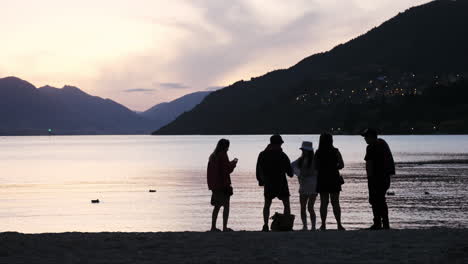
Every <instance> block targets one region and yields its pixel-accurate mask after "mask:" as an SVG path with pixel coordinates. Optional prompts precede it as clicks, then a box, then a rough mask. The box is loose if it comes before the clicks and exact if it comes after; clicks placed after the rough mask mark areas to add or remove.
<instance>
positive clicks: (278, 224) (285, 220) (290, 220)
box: [271, 213, 294, 231]
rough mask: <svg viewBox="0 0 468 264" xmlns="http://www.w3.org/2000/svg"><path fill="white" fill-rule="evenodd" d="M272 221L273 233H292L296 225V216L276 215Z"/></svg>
mask: <svg viewBox="0 0 468 264" xmlns="http://www.w3.org/2000/svg"><path fill="white" fill-rule="evenodd" d="M271 219H273V222H271V231H292V230H293V225H294V215H293V214H289V215H285V214H280V213H275V214H274V215H273V216H272V217H271Z"/></svg>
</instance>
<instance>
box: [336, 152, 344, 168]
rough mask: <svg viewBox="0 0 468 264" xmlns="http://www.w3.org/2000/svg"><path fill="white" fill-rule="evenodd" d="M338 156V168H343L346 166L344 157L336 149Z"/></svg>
mask: <svg viewBox="0 0 468 264" xmlns="http://www.w3.org/2000/svg"><path fill="white" fill-rule="evenodd" d="M336 152H337V153H336V158H337V161H338V164H337V166H338V170H341V169H343V168H344V162H343V157H342V156H341V153H340V151H339V150H337V151H336Z"/></svg>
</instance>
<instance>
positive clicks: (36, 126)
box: [0, 77, 154, 135]
mask: <svg viewBox="0 0 468 264" xmlns="http://www.w3.org/2000/svg"><path fill="white" fill-rule="evenodd" d="M48 129H52V133H54V134H146V133H149V132H150V131H151V130H152V129H154V126H153V125H152V124H151V122H149V121H148V120H146V119H144V118H142V117H140V116H138V115H137V114H136V113H134V112H132V111H131V110H129V109H128V108H126V107H124V106H122V105H120V104H118V103H116V102H114V101H112V100H109V99H102V98H100V97H96V96H91V95H89V94H87V93H85V92H83V91H81V90H80V89H78V88H76V87H72V86H65V87H63V88H62V89H57V88H54V87H50V86H45V87H42V88H39V89H37V88H36V87H34V86H33V85H32V84H30V83H28V82H26V81H24V80H21V79H18V78H16V77H7V78H2V79H0V135H38V134H39V135H41V134H48Z"/></svg>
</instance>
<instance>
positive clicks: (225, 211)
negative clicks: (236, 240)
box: [223, 197, 231, 231]
mask: <svg viewBox="0 0 468 264" xmlns="http://www.w3.org/2000/svg"><path fill="white" fill-rule="evenodd" d="M230 200H231V198H230V197H228V198H227V200H226V203H225V204H224V209H223V231H229V229H228V227H227V224H228V220H229V204H230Z"/></svg>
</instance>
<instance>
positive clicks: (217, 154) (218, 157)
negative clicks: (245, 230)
mask: <svg viewBox="0 0 468 264" xmlns="http://www.w3.org/2000/svg"><path fill="white" fill-rule="evenodd" d="M228 150H229V140H227V139H224V138H222V139H220V140H219V141H218V144H217V145H216V148H215V150H214V151H213V153H212V154H211V155H210V158H209V160H208V169H207V181H208V189H210V190H211V192H212V195H211V205H213V206H214V208H213V214H212V218H211V231H215V232H219V231H221V230H219V229H218V228H216V220H217V218H218V213H219V209H220V208H221V206H222V207H224V210H223V231H224V232H229V231H232V229H230V228H228V227H227V223H228V218H229V202H230V199H231V195H232V194H233V190H232V186H231V175H230V174H231V172H232V171H233V170H234V168H235V167H236V164H237V158H236V159H233V160H232V161H229V158H228V155H227V151H228Z"/></svg>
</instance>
